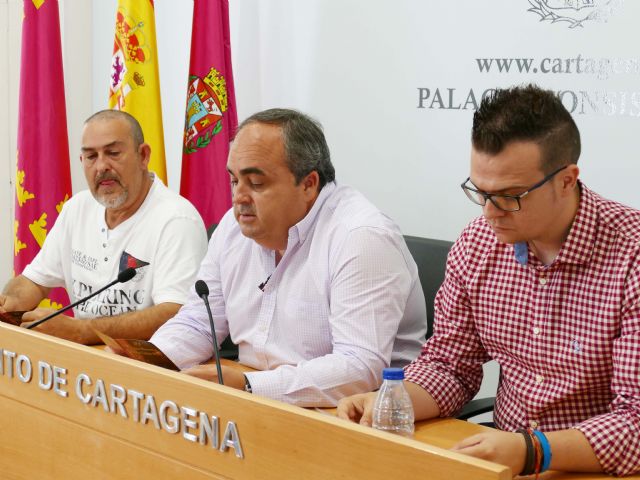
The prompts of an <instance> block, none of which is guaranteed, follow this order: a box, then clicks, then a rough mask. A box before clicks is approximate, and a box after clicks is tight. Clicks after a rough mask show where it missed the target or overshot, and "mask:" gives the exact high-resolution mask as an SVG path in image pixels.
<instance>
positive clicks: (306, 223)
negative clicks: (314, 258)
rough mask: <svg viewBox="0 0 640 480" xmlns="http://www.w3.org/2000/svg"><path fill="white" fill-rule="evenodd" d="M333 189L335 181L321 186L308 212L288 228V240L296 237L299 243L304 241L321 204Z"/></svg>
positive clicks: (314, 221)
mask: <svg viewBox="0 0 640 480" xmlns="http://www.w3.org/2000/svg"><path fill="white" fill-rule="evenodd" d="M335 189H336V184H335V182H330V183H327V184H326V185H325V186H324V187H322V190H320V193H319V194H318V198H316V201H315V202H313V206H312V207H311V210H309V213H307V214H306V215H305V216H304V218H303V219H302V220H300V221H299V222H298V223H296V224H295V225H294V226H293V227H291V228H290V229H289V242H292V241H294V240H295V239H296V238H297V239H298V240H299V242H300V243H304V241H305V240H306V239H307V236H308V235H309V232H311V230H312V228H313V226H314V225H315V223H316V220H317V218H318V214H319V212H320V210H321V209H322V206H323V205H324V203H325V202H326V201H327V199H328V198H329V196H330V195H331V193H333V191H334V190H335Z"/></svg>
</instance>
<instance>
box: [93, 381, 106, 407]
mask: <svg viewBox="0 0 640 480" xmlns="http://www.w3.org/2000/svg"><path fill="white" fill-rule="evenodd" d="M98 403H100V405H102V408H104V411H105V412H108V411H109V403H108V402H107V392H106V390H105V388H104V381H103V380H102V379H100V378H99V379H98V380H97V381H96V387H95V389H94V390H93V400H91V406H92V407H95V406H96V405H98Z"/></svg>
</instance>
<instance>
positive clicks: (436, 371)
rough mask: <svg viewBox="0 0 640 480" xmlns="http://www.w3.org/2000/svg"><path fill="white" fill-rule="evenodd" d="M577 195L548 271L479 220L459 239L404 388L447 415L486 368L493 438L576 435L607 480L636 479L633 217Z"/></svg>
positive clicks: (639, 405)
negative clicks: (496, 375) (494, 369)
mask: <svg viewBox="0 0 640 480" xmlns="http://www.w3.org/2000/svg"><path fill="white" fill-rule="evenodd" d="M580 187H581V198H580V206H579V208H578V212H577V214H576V217H575V219H574V222H573V225H572V227H571V231H570V233H569V236H568V238H567V240H566V241H565V243H564V245H563V246H562V248H561V250H560V252H559V254H558V256H557V258H556V260H555V261H554V262H553V263H552V264H551V265H548V266H545V265H543V264H542V263H541V262H540V261H539V260H538V259H537V258H536V257H535V256H534V255H533V254H532V252H531V251H528V253H527V249H526V244H520V246H517V245H516V246H514V245H508V244H504V243H499V242H498V241H497V239H496V237H495V235H494V234H493V232H492V230H491V228H490V226H489V225H488V223H487V222H486V221H485V220H484V218H478V219H476V220H475V221H473V222H472V223H471V224H470V225H469V226H468V227H467V228H466V229H465V230H464V231H463V233H462V235H461V236H460V238H458V240H457V241H456V243H455V245H454V246H453V248H452V249H451V252H450V253H449V257H448V260H447V273H446V278H445V281H444V283H443V285H442V287H441V288H440V290H439V291H438V294H437V296H436V300H435V325H434V335H433V336H432V337H431V338H430V339H429V340H428V341H427V343H426V344H425V345H424V347H423V349H422V353H421V355H420V356H419V357H418V358H417V359H416V360H414V361H413V362H412V363H411V364H410V365H409V366H407V368H406V379H407V380H408V381H410V382H413V383H416V384H418V385H420V386H422V387H423V388H424V389H425V390H427V391H428V392H429V393H430V394H431V395H432V396H433V398H434V400H435V401H436V402H437V403H438V405H439V407H440V413H441V415H442V416H450V415H453V414H455V413H456V411H457V410H459V409H460V408H462V406H463V405H464V404H465V403H467V402H468V401H469V400H471V399H472V398H473V396H474V395H475V394H476V392H477V391H478V389H479V387H480V383H481V381H482V364H483V363H485V362H486V361H488V360H490V359H494V360H496V361H497V362H498V364H499V365H500V367H501V375H500V381H499V386H498V392H497V395H496V405H495V410H494V421H495V423H496V425H497V426H498V427H499V428H501V429H503V430H508V431H513V430H516V429H518V428H526V427H533V428H538V429H540V430H542V431H553V430H561V429H567V428H577V429H579V430H580V431H581V432H582V433H583V434H584V435H585V436H586V438H587V439H588V441H589V442H590V444H591V446H592V448H593V450H594V452H595V454H596V456H597V457H598V459H599V461H600V463H601V465H602V467H603V469H604V470H605V471H606V472H608V473H615V474H618V475H625V474H630V473H633V472H638V471H640V211H637V210H634V209H632V208H629V207H626V206H623V205H620V204H618V203H615V202H612V201H609V200H606V199H604V198H602V197H601V196H599V195H597V194H595V193H594V192H592V191H590V190H589V189H587V188H586V187H585V186H584V185H582V184H581V185H580ZM518 250H519V251H520V252H523V251H524V255H522V256H519V257H520V258H519V260H518V259H516V255H515V254H516V252H517V251H518Z"/></svg>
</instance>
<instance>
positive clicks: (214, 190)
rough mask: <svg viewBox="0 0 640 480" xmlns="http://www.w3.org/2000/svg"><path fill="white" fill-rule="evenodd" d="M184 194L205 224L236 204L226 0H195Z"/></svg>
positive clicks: (234, 123) (233, 106) (233, 103)
mask: <svg viewBox="0 0 640 480" xmlns="http://www.w3.org/2000/svg"><path fill="white" fill-rule="evenodd" d="M185 117H186V118H185V132H184V144H183V150H182V152H183V153H182V174H181V177H180V194H181V195H182V196H183V197H185V198H187V199H189V200H190V201H191V203H193V205H194V206H195V207H196V208H197V209H198V211H199V212H200V215H201V216H202V219H203V220H204V222H205V225H207V227H208V226H210V225H211V224H212V223H218V222H219V221H220V218H222V216H223V215H224V214H225V212H226V211H227V210H228V209H229V207H231V187H230V184H229V175H228V174H227V167H226V165H227V156H228V155H229V142H230V140H231V138H232V137H233V135H234V133H235V130H236V127H237V126H238V115H237V113H236V99H235V92H234V88H233V71H232V68H231V46H230V38H229V4H228V2H227V0H195V3H194V8H193V28H192V30H191V60H190V64H189V83H188V86H187V107H186V115H185Z"/></svg>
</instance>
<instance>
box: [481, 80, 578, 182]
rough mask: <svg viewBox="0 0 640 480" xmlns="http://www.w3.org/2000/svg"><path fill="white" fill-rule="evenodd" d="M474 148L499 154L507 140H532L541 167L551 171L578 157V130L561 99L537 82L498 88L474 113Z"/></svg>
mask: <svg viewBox="0 0 640 480" xmlns="http://www.w3.org/2000/svg"><path fill="white" fill-rule="evenodd" d="M471 142H472V144H473V148H475V149H476V150H478V151H480V152H484V153H489V154H496V153H500V152H501V151H502V150H503V149H504V148H505V146H506V145H507V144H508V143H510V142H535V143H536V144H538V146H539V147H540V150H541V152H542V164H541V165H540V167H541V169H542V171H543V172H545V173H551V172H552V171H553V170H556V169H557V168H559V167H561V166H563V165H568V164H570V163H578V158H579V157H580V132H578V127H577V126H576V123H575V122H574V121H573V118H571V114H570V113H569V112H568V111H567V109H566V108H565V107H564V105H563V104H562V101H561V100H560V98H559V97H558V96H557V95H556V94H555V93H553V92H552V91H551V90H544V89H542V88H540V87H538V86H536V85H524V86H517V87H512V88H505V89H497V90H495V91H494V92H493V93H492V94H490V95H488V96H487V97H485V98H484V99H483V100H482V102H481V103H480V107H479V108H478V110H477V111H476V112H475V114H474V115H473V128H472V130H471Z"/></svg>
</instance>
